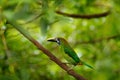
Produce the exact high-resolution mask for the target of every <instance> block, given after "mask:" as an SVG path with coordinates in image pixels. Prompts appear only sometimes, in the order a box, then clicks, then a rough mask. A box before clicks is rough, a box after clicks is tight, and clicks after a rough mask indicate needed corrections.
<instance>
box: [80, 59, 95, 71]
mask: <svg viewBox="0 0 120 80" xmlns="http://www.w3.org/2000/svg"><path fill="white" fill-rule="evenodd" d="M78 65H85V66H87V67H89V68H91V69H94V68H93V67H92V66H90V65H89V64H87V63H85V62H83V61H81V62H80V63H79V64H78Z"/></svg>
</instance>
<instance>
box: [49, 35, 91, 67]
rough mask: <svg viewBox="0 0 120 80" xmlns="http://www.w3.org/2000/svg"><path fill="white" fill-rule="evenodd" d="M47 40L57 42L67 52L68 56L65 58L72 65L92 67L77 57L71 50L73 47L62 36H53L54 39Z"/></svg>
mask: <svg viewBox="0 0 120 80" xmlns="http://www.w3.org/2000/svg"><path fill="white" fill-rule="evenodd" d="M48 41H50V42H56V43H57V44H59V45H60V46H61V47H62V48H63V50H64V52H65V53H66V54H67V56H69V59H68V57H67V58H66V60H67V61H68V62H69V63H70V64H73V65H74V66H76V65H86V66H88V67H89V68H92V69H93V67H92V66H90V65H88V64H86V63H85V62H83V61H81V60H80V58H79V57H78V55H77V54H76V52H75V51H74V50H73V48H72V47H71V46H70V45H69V43H68V42H67V41H66V40H65V39H64V38H60V37H59V38H54V39H49V40H48Z"/></svg>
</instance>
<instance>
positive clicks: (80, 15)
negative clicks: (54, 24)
mask: <svg viewBox="0 0 120 80" xmlns="http://www.w3.org/2000/svg"><path fill="white" fill-rule="evenodd" d="M56 13H57V14H60V15H63V16H67V17H71V18H82V19H91V18H100V17H105V16H107V15H108V14H110V10H108V11H106V12H103V13H99V14H90V15H87V14H85V15H82V14H70V13H65V12H61V11H56Z"/></svg>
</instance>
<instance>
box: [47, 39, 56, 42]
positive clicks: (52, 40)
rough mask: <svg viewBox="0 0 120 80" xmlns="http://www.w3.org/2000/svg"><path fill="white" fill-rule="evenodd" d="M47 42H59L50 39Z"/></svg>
mask: <svg viewBox="0 0 120 80" xmlns="http://www.w3.org/2000/svg"><path fill="white" fill-rule="evenodd" d="M47 41H50V42H57V41H56V39H48V40H47Z"/></svg>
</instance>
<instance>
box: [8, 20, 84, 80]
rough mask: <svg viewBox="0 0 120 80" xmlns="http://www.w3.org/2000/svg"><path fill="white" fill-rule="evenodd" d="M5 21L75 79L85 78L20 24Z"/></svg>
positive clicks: (82, 79)
mask: <svg viewBox="0 0 120 80" xmlns="http://www.w3.org/2000/svg"><path fill="white" fill-rule="evenodd" d="M7 21H8V22H7V23H8V24H11V25H12V26H13V27H14V28H16V29H17V30H18V31H19V32H20V33H21V34H22V35H24V36H25V37H26V38H27V39H28V40H29V41H31V42H32V43H33V44H34V45H35V46H36V47H37V48H38V49H39V50H41V51H42V52H43V53H44V54H46V55H47V56H48V57H49V58H50V59H51V60H52V61H54V62H55V63H56V64H57V65H59V66H60V67H61V68H62V69H64V70H65V71H67V73H68V74H69V75H71V76H73V77H74V78H76V79H77V80H86V79H85V78H83V77H82V76H81V75H79V74H77V73H76V72H75V71H74V70H73V69H71V70H69V69H70V68H69V67H68V66H67V65H66V64H63V63H62V62H61V61H60V60H59V59H58V58H56V57H55V56H54V55H53V54H52V53H51V52H50V51H49V50H47V49H46V48H44V47H43V46H42V45H41V44H40V43H39V42H38V41H36V40H35V39H34V38H32V37H31V35H29V34H28V32H27V31H26V30H24V29H23V28H22V27H21V26H19V25H17V24H16V23H15V21H14V20H11V19H7Z"/></svg>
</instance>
